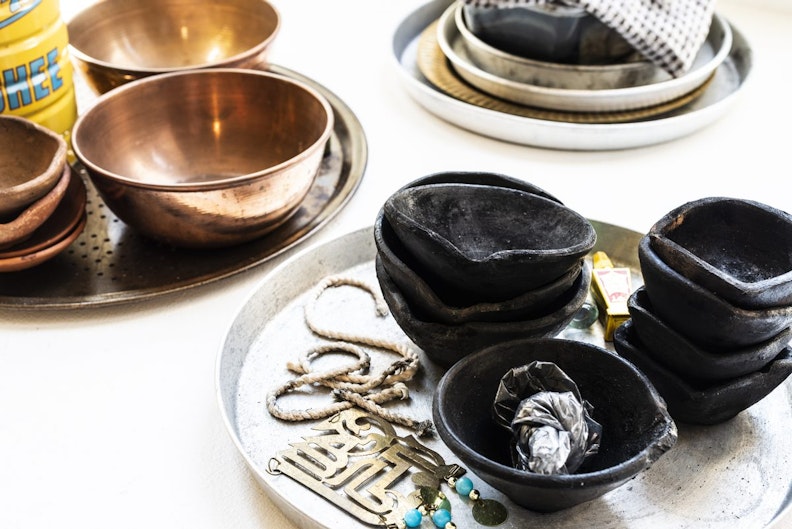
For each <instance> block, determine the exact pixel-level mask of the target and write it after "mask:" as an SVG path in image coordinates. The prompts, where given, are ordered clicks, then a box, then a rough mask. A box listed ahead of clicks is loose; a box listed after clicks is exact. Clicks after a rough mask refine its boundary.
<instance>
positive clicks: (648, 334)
mask: <svg viewBox="0 0 792 529" xmlns="http://www.w3.org/2000/svg"><path fill="white" fill-rule="evenodd" d="M627 308H628V310H629V311H630V316H631V319H632V324H631V325H632V327H633V328H634V329H635V335H636V337H637V339H638V341H639V342H640V344H641V346H642V349H643V350H644V352H645V353H646V354H648V355H651V357H652V358H653V359H654V360H655V361H656V362H657V363H659V364H662V365H663V366H665V367H667V368H668V369H670V370H672V371H674V372H675V373H678V374H680V375H683V376H686V377H690V378H696V379H700V380H725V379H729V378H734V377H739V376H742V375H747V374H749V373H752V372H754V371H758V370H759V369H762V368H763V367H764V366H766V365H767V364H768V363H770V361H772V360H773V359H774V358H775V357H776V356H778V354H779V353H780V352H781V350H782V349H783V348H784V347H786V346H787V344H788V343H789V340H790V338H791V337H792V329H790V328H786V329H784V330H783V331H781V332H780V333H778V334H777V335H776V336H774V337H773V338H770V339H769V340H767V341H766V342H761V343H759V344H757V345H752V346H747V347H744V348H742V349H736V350H733V351H728V352H725V353H724V352H722V351H718V350H710V349H704V348H702V347H699V346H697V345H696V344H694V343H693V342H691V341H690V340H688V339H687V338H685V337H684V336H682V335H681V334H679V333H678V332H676V331H675V330H674V329H673V328H671V327H669V326H668V325H667V324H666V323H665V322H664V321H663V320H662V319H660V318H658V317H657V316H656V315H655V314H654V312H653V308H652V303H651V302H650V301H649V297H648V296H647V295H646V291H645V290H644V288H643V287H641V288H639V289H637V290H636V291H635V292H633V293H632V295H631V296H630V299H629V301H628V303H627Z"/></svg>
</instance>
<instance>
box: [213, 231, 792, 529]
mask: <svg viewBox="0 0 792 529" xmlns="http://www.w3.org/2000/svg"><path fill="white" fill-rule="evenodd" d="M593 224H594V226H595V229H596V230H597V235H598V242H597V246H596V247H595V251H596V250H600V249H601V250H604V251H606V252H607V253H608V254H609V256H610V257H611V259H612V260H613V261H614V262H615V263H616V264H617V265H619V266H628V267H630V268H631V269H632V270H633V280H634V287H636V288H637V286H639V285H641V284H642V280H641V277H640V274H639V270H640V269H639V265H638V258H637V250H636V248H637V241H638V239H639V238H640V234H638V233H636V232H633V231H630V230H626V229H623V228H620V227H617V226H613V225H609V224H603V223H599V222H593ZM375 255H376V248H375V246H374V241H373V232H372V229H371V228H367V229H362V230H359V231H356V232H353V233H350V234H348V235H345V236H343V237H340V238H338V239H335V240H333V241H330V242H328V243H325V244H323V245H321V246H318V247H313V248H310V249H308V250H304V251H303V252H301V253H299V254H296V255H294V256H293V257H291V258H290V259H289V260H288V261H286V262H284V263H283V264H281V265H279V266H278V267H277V268H275V269H273V270H272V271H271V272H270V273H269V274H268V275H267V277H266V278H265V279H264V280H263V282H262V283H261V284H260V285H259V286H258V287H257V288H256V289H255V290H254V291H253V292H252V294H251V295H250V297H249V298H248V300H247V301H246V302H245V303H244V304H243V305H242V307H241V308H240V310H239V312H238V313H237V315H236V317H235V319H234V321H233V323H232V324H231V326H230V328H229V329H228V332H227V334H226V336H225V337H224V341H223V344H222V346H221V348H220V351H219V354H218V357H217V365H216V384H217V396H218V401H219V405H220V409H221V414H222V417H223V420H224V422H225V424H226V427H227V429H228V432H229V434H230V436H231V439H232V441H233V443H234V444H235V445H236V447H237V449H238V450H239V453H240V455H241V457H242V458H243V459H244V460H245V461H246V463H247V465H248V467H249V469H250V471H251V472H252V474H253V475H254V476H255V478H256V480H257V481H258V482H259V484H260V485H261V487H262V488H263V490H264V491H265V493H266V494H267V495H268V496H269V497H270V498H271V499H272V501H273V502H274V503H275V504H276V505H277V506H278V507H279V508H281V509H282V510H283V512H284V513H285V515H286V516H287V517H288V518H289V519H290V520H291V521H292V522H293V523H294V524H295V525H296V526H298V527H300V528H301V529H319V528H321V529H335V528H338V527H344V528H354V529H361V528H363V527H370V526H367V525H365V524H363V523H361V522H359V521H358V520H357V519H355V518H352V517H351V516H350V515H349V514H347V513H346V512H345V511H343V510H341V509H339V508H338V507H336V506H335V505H334V504H332V503H330V502H329V501H327V500H325V499H324V498H323V497H320V496H319V495H317V494H315V493H313V492H311V491H310V490H308V489H307V488H305V487H303V486H302V485H300V484H299V483H297V482H296V481H292V480H291V479H290V478H288V477H286V476H285V475H280V476H276V475H271V474H269V473H268V472H267V468H268V464H269V461H270V458H271V457H272V456H273V455H275V453H276V452H278V451H280V450H283V449H286V448H288V445H289V443H292V442H296V441H300V440H301V438H302V437H303V436H307V435H310V432H311V430H310V428H311V426H312V425H313V424H312V423H301V422H295V423H290V422H282V421H279V420H277V419H275V418H273V417H272V416H271V415H269V413H268V411H267V410H266V408H265V404H264V401H265V396H266V394H267V393H268V392H269V391H270V390H272V389H274V388H275V387H276V386H277V385H280V384H281V383H283V382H285V381H286V380H288V379H289V378H290V376H289V374H288V372H287V370H286V368H285V364H286V362H287V361H290V360H294V359H296V358H297V357H298V356H300V355H302V354H304V353H306V352H307V351H308V350H309V349H310V348H311V347H313V346H314V345H316V344H317V343H322V341H321V340H320V339H318V338H316V337H315V336H313V335H312V334H311V333H310V331H309V330H308V329H307V328H306V326H305V323H304V319H303V310H304V307H305V304H306V302H307V301H308V300H309V299H311V297H312V295H313V294H314V288H315V287H316V285H317V284H318V283H319V282H320V281H321V280H322V279H323V278H325V277H326V276H329V275H336V274H343V275H347V276H352V277H355V278H358V279H363V280H365V281H367V282H368V283H369V284H371V285H373V286H375V287H376V286H378V283H377V280H376V276H375V272H374V262H373V260H374V257H375ZM317 309H318V311H317V312H318V315H319V317H318V318H317V319H318V320H321V321H318V322H317V323H319V324H320V325H322V326H324V327H331V328H338V329H339V330H343V331H346V332H357V333H362V334H365V335H366V336H374V337H378V338H383V339H388V340H393V341H398V342H400V343H404V344H407V345H412V344H411V343H410V342H409V340H408V339H407V338H406V337H405V335H404V334H403V333H402V332H401V329H399V328H398V326H397V325H396V324H395V322H394V321H393V320H392V318H391V317H390V316H387V317H385V318H377V317H376V316H374V315H373V314H374V312H373V311H374V309H373V303H372V300H371V298H370V297H369V296H368V294H366V293H364V292H362V291H360V290H357V289H354V288H352V287H339V288H337V289H333V290H330V291H327V292H325V293H324V294H323V295H322V297H321V298H320V299H319V304H318V305H317ZM563 336H564V337H565V338H571V339H580V340H584V341H589V342H591V343H595V344H598V345H600V346H605V347H607V348H608V349H610V350H613V348H612V345H611V344H606V343H605V342H604V341H603V338H602V336H603V335H602V328H601V326H600V325H599V323H595V325H594V326H593V327H592V328H591V329H590V330H587V331H565V332H564V333H563ZM413 347H414V346H413ZM377 354H380V353H377V352H372V357H373V358H372V360H373V361H375V362H376V361H377V360H379V361H380V362H382V363H383V365H384V364H385V363H390V362H392V361H393V358H392V357H391V358H388V357H389V356H392V355H391V354H388V353H381V355H382V356H383V357H386V358H384V362H383V359H382V358H379V357H378V356H376V355H377ZM421 358H422V361H421V362H422V363H421V372H420V374H419V376H418V377H416V378H415V379H413V380H412V381H411V382H409V384H408V386H409V388H410V392H411V394H410V399H409V400H408V401H405V402H400V403H398V405H397V406H398V407H396V408H389V409H393V410H398V411H401V412H403V413H405V414H409V415H411V416H412V417H414V418H416V419H420V420H423V419H431V401H432V394H433V392H434V389H435V387H436V383H437V381H438V380H439V378H440V377H441V376H442V374H443V371H442V370H441V369H440V368H439V367H437V366H435V365H433V364H432V363H430V362H429V361H428V360H426V359H425V357H421ZM375 369H376V368H375ZM373 372H375V371H374V369H372V373H373ZM313 398H315V396H314V397H308V396H294V395H292V396H289V397H287V398H285V399H284V400H283V401H282V402H279V404H280V405H281V406H283V407H285V408H291V407H292V406H293V407H294V408H305V407H308V406H311V405H315V406H320V405H325V404H327V401H321V402H318V401H316V400H311V399H313ZM327 398H330V397H329V396H327ZM678 426H679V441H678V442H677V444H676V446H674V447H673V448H672V449H671V450H670V451H669V452H668V453H666V454H665V455H663V457H661V458H660V460H658V461H657V462H656V463H655V464H654V465H653V466H652V467H651V468H649V469H648V470H646V471H644V472H642V473H641V474H639V475H638V476H637V477H636V478H635V479H633V480H632V481H630V482H628V483H627V484H625V485H623V486H622V487H620V488H618V489H615V490H613V491H611V492H609V493H608V494H606V495H604V496H602V497H601V498H599V499H597V500H594V501H591V502H588V503H586V504H583V505H580V506H577V507H574V508H571V509H568V510H564V511H560V512H557V513H552V514H537V513H533V512H530V511H527V510H525V509H522V508H520V507H518V506H515V505H514V504H513V503H511V502H510V501H509V500H507V499H506V498H505V497H504V496H502V495H501V494H500V493H499V492H497V491H495V490H493V489H492V488H490V487H489V486H487V485H486V484H485V483H484V482H482V481H481V480H479V479H478V478H477V477H476V476H475V475H473V474H472V473H471V474H470V475H471V478H472V479H473V480H474V482H475V484H476V486H477V488H479V490H480V491H481V495H482V498H494V499H497V500H500V501H501V502H503V503H504V504H505V505H506V506H507V508H508V510H509V518H508V519H507V520H506V521H505V522H504V523H503V524H501V525H499V526H497V527H499V528H502V529H517V528H520V529H522V528H526V527H542V528H544V529H584V528H585V529H590V528H594V527H596V528H597V529H760V528H769V527H773V526H774V525H775V526H776V527H777V526H778V524H779V523H780V522H779V520H780V519H781V518H784V519H788V518H789V516H790V515H792V512H790V511H792V509H791V508H790V503H792V491H791V488H790V475H789V464H790V461H792V443H789V442H788V437H789V431H790V429H792V380H791V381H788V382H786V383H784V384H782V385H781V386H779V388H777V389H776V390H775V391H774V392H773V393H771V394H770V395H769V396H767V397H766V398H765V399H763V400H762V401H760V402H759V403H757V404H755V405H754V406H752V407H751V408H749V409H748V410H746V411H744V412H742V413H740V414H739V415H738V416H737V417H735V418H734V419H732V420H730V421H728V422H726V423H723V424H720V425H717V426H709V427H701V426H688V425H682V424H680V425H678ZM396 429H397V431H398V432H399V435H409V434H411V433H413V432H411V431H408V430H406V429H404V428H402V427H398V426H397V427H396ZM422 442H424V443H426V444H427V445H428V446H429V448H431V449H433V450H436V451H437V452H439V453H440V454H441V455H442V456H443V458H444V459H445V460H446V462H455V463H456V462H458V461H457V460H456V459H455V458H454V456H453V454H452V453H451V452H450V451H449V450H448V449H447V448H446V447H445V445H444V444H443V443H442V442H441V441H440V440H439V438H438V437H433V438H430V439H428V440H424V439H422ZM407 481H409V480H407ZM405 492H406V491H405ZM457 500H458V498H453V497H451V498H450V501H451V502H452V508H453V517H454V522H455V523H456V525H457V527H460V528H462V527H466V528H472V527H481V526H480V525H478V524H477V523H476V522H475V521H474V520H473V519H472V516H471V511H470V508H469V507H467V506H466V505H464V504H462V503H461V502H459V501H457ZM779 529H780V528H779Z"/></svg>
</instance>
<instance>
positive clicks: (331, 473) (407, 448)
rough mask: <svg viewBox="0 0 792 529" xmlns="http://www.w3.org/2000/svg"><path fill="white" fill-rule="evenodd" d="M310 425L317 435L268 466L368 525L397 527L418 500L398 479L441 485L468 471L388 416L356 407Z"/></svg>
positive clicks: (276, 456) (273, 460) (293, 447)
mask: <svg viewBox="0 0 792 529" xmlns="http://www.w3.org/2000/svg"><path fill="white" fill-rule="evenodd" d="M312 429H313V430H315V431H317V432H318V433H317V435H312V436H306V437H304V438H303V439H302V440H301V441H297V442H294V443H290V445H289V448H287V449H284V450H282V451H280V452H278V453H277V454H276V455H275V456H274V457H273V459H272V461H271V464H270V471H271V472H272V473H275V474H285V475H287V476H289V477H291V478H292V479H294V480H295V481H297V482H299V483H300V484H302V485H304V486H305V487H308V488H309V489H311V490H312V491H314V492H315V493H317V494H319V495H321V496H322V497H324V498H325V499H327V500H329V501H331V502H332V503H334V504H335V505H336V506H338V507H340V508H341V509H343V510H344V511H346V512H348V513H349V514H351V515H353V516H354V517H356V518H358V519H359V520H360V521H362V522H364V523H367V524H370V525H378V526H385V527H396V526H397V524H398V521H399V520H401V519H402V517H403V516H404V512H405V511H406V510H407V509H409V508H412V507H416V506H417V504H418V503H420V500H419V499H416V496H415V494H411V493H410V492H408V493H406V494H405V493H403V492H401V491H400V490H399V484H401V483H403V482H405V481H408V480H410V479H412V480H413V482H414V483H418V482H420V483H427V482H429V483H432V484H434V486H435V487H439V486H440V482H441V481H442V480H444V479H446V478H447V477H449V476H454V477H458V476H461V475H462V474H464V472H465V470H464V469H463V468H462V467H460V466H459V465H453V464H452V465H447V464H446V463H445V461H443V458H442V457H441V456H440V455H439V454H438V453H437V452H435V451H433V450H431V449H429V448H427V447H426V446H424V445H423V444H421V443H420V442H418V440H417V439H416V438H415V437H413V436H411V435H410V436H404V437H400V436H398V435H397V434H396V431H395V430H394V428H393V426H392V425H391V424H390V423H388V422H387V421H385V420H383V419H381V418H379V417H377V416H374V415H370V414H367V413H366V412H364V411H361V410H358V409H356V408H352V409H349V410H345V411H342V412H340V413H338V414H336V415H334V416H332V417H330V418H329V419H326V420H324V421H322V422H321V423H320V424H318V425H316V426H314V427H313V428H312ZM402 489H404V487H402ZM414 490H415V485H414V484H413V485H412V491H413V492H414Z"/></svg>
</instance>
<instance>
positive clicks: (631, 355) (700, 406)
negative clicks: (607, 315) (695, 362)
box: [613, 320, 792, 425]
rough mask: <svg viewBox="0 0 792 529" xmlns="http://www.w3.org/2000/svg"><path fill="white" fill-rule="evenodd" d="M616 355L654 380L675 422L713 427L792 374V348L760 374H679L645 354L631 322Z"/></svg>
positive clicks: (616, 339) (618, 337) (621, 332)
mask: <svg viewBox="0 0 792 529" xmlns="http://www.w3.org/2000/svg"><path fill="white" fill-rule="evenodd" d="M613 345H614V347H615V348H616V352H617V353H619V355H621V356H623V357H624V358H626V359H627V360H629V361H630V362H632V363H633V364H635V365H636V366H637V367H638V369H640V370H641V371H643V372H644V373H645V374H646V376H647V377H648V378H649V380H651V381H652V383H653V384H654V386H655V388H657V391H658V392H659V393H660V395H661V396H662V397H663V399H665V401H666V404H667V405H668V411H669V413H670V414H671V416H672V417H673V418H674V420H676V421H678V422H683V423H689V424H700V425H711V424H718V423H722V422H724V421H727V420H729V419H731V418H732V417H734V416H735V415H737V414H738V413H740V412H742V411H743V410H745V409H747V408H749V407H751V406H753V405H754V404H756V403H757V402H759V401H760V400H762V399H763V398H765V397H766V396H767V395H768V394H769V393H770V392H771V391H773V390H774V389H775V388H776V387H778V386H779V385H780V384H781V383H782V382H784V380H786V378H787V377H788V376H789V375H790V374H792V349H790V348H789V347H787V348H785V349H783V350H782V351H781V352H780V353H779V354H778V356H776V358H775V359H773V360H772V361H771V362H770V363H769V364H767V365H766V366H765V367H763V368H762V369H761V370H759V371H754V372H753V373H750V374H748V375H744V376H741V377H736V378H731V379H729V380H725V381H718V382H712V381H709V382H708V381H702V380H700V379H691V378H687V377H684V376H682V375H679V374H676V373H674V372H673V371H671V370H670V369H668V368H666V367H664V366H663V365H661V364H660V363H658V362H657V361H655V360H654V359H653V358H652V356H651V355H649V354H647V353H646V352H645V349H644V346H643V344H642V343H641V341H640V339H639V338H638V337H637V336H636V334H635V329H634V328H633V326H632V321H631V320H628V321H627V322H625V323H624V324H622V325H621V326H619V327H618V328H617V329H616V332H615V333H614V335H613Z"/></svg>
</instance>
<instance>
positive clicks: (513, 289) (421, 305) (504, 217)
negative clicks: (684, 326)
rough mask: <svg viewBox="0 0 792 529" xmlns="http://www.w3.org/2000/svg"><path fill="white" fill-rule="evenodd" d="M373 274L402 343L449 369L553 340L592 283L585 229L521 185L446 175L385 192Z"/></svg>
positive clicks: (589, 232)
mask: <svg viewBox="0 0 792 529" xmlns="http://www.w3.org/2000/svg"><path fill="white" fill-rule="evenodd" d="M374 238H375V243H376V246H377V250H378V251H377V257H376V272H377V278H378V281H379V283H380V286H381V288H382V291H383V295H384V297H385V300H386V302H387V303H388V306H389V308H390V310H391V313H392V314H393V317H394V319H395V320H396V322H397V323H398V324H399V326H400V327H401V328H402V330H404V332H405V334H407V336H408V337H409V338H410V339H411V340H412V341H413V342H414V343H415V344H416V345H417V346H418V347H420V348H421V349H422V350H423V351H424V353H426V355H427V356H428V357H429V358H430V359H432V360H433V361H434V362H436V363H438V364H439V365H442V366H444V367H450V366H451V365H453V364H454V363H455V362H457V361H458V360H459V359H461V358H463V357H464V356H466V355H468V354H470V353H471V352H473V351H477V350H479V349H482V348H484V347H487V346H490V345H493V344H496V343H499V342H502V341H506V340H513V339H517V338H529V337H548V336H554V335H556V334H557V333H558V332H560V331H561V330H563V328H564V327H566V325H567V324H568V323H569V322H570V321H571V320H572V318H573V317H574V315H575V313H576V312H577V310H578V309H579V308H580V307H581V306H582V304H583V302H584V301H585V299H586V296H587V294H588V290H589V286H590V284H591V268H590V265H589V264H588V263H587V261H586V260H585V256H586V255H587V254H588V252H589V251H590V250H591V248H592V247H593V246H594V243H595V242H596V232H595V231H594V227H593V226H592V225H591V223H590V222H589V221H588V220H587V219H585V218H584V217H582V216H581V215H579V214H578V213H576V212H575V211H573V210H571V209H570V208H568V207H566V206H564V205H563V204H562V203H561V202H560V201H559V200H558V199H556V198H555V197H553V196H552V195H550V194H548V193H546V192H545V191H543V190H542V189H540V188H537V187H536V186H533V185H531V184H529V183H527V182H524V181H522V180H519V179H516V178H511V177H507V176H503V175H498V174H492V173H469V172H462V173H458V172H446V173H438V174H434V175H430V176H427V177H424V178H421V179H418V180H416V181H414V182H412V183H410V184H408V185H407V186H405V187H403V188H402V189H399V190H398V191H396V192H395V193H393V194H392V195H391V196H390V197H389V198H388V199H387V200H386V202H385V204H384V205H383V207H382V208H381V210H380V212H379V214H378V216H377V219H376V221H375V225H374Z"/></svg>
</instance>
